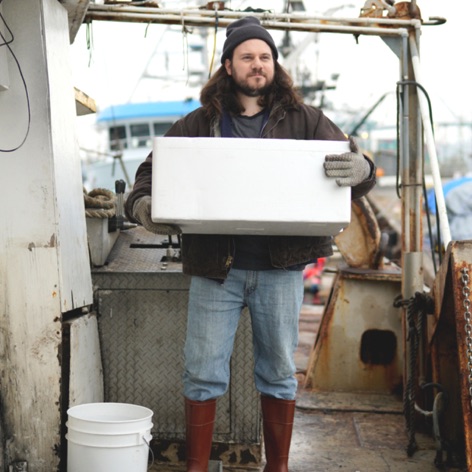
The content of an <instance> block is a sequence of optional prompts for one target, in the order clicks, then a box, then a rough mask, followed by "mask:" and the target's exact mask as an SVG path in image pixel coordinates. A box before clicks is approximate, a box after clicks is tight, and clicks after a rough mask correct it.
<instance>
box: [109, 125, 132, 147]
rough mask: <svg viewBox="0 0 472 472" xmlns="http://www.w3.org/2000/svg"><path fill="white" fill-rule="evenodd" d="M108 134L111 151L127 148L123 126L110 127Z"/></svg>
mask: <svg viewBox="0 0 472 472" xmlns="http://www.w3.org/2000/svg"><path fill="white" fill-rule="evenodd" d="M108 133H109V136H110V149H111V150H112V151H121V150H122V149H126V148H127V147H128V143H127V142H126V127H125V126H110V128H109V130H108Z"/></svg>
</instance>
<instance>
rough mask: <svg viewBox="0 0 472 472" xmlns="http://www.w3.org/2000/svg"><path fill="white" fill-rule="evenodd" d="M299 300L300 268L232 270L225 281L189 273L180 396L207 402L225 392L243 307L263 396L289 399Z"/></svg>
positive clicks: (292, 392) (294, 382) (292, 391)
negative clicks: (248, 323)
mask: <svg viewBox="0 0 472 472" xmlns="http://www.w3.org/2000/svg"><path fill="white" fill-rule="evenodd" d="M302 301H303V274H302V272H301V271H286V270H267V271H248V270H238V269H232V270H231V271H230V272H229V275H228V278H227V279H226V280H225V282H224V283H223V284H220V283H219V282H216V281H214V280H209V279H206V278H202V277H192V279H191V284H190V298H189V308H188V323H187V338H186V342H185V348H184V355H185V372H184V375H183V381H184V395H185V396H186V397H187V398H189V399H190V400H195V401H205V400H209V399H211V398H217V397H220V396H221V395H223V394H224V393H225V392H226V391H227V389H228V385H229V381H230V359H231V353H232V351H233V344H234V338H235V334H236V330H237V327H238V322H239V318H240V315H241V310H242V309H243V308H244V307H245V306H248V308H249V312H250V314H251V322H252V331H253V345H254V378H255V384H256V389H257V390H258V391H259V392H260V393H261V394H263V395H268V396H271V397H275V398H281V399H284V400H293V399H294V398H295V394H296V391H297V380H296V378H295V370H296V369H295V362H294V358H293V355H294V352H295V349H296V348H297V345H298V320H299V314H300V309H301V305H302Z"/></svg>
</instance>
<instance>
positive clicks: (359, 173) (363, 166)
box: [324, 136, 370, 187]
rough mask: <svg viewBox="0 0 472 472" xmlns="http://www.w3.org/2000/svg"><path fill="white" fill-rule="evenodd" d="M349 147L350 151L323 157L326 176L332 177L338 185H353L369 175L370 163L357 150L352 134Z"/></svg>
mask: <svg viewBox="0 0 472 472" xmlns="http://www.w3.org/2000/svg"><path fill="white" fill-rule="evenodd" d="M349 147H350V149H351V152H345V153H343V154H328V155H327V156H326V157H325V162H324V168H325V173H326V175H327V176H328V177H334V178H335V179H336V183H337V184H338V185H339V186H340V187H354V186H356V185H358V184H360V183H361V182H363V181H364V180H365V179H367V177H369V175H370V165H369V163H368V162H367V159H366V158H365V157H364V156H363V155H362V153H361V152H359V148H358V146H357V143H356V141H355V139H354V138H353V137H352V136H349Z"/></svg>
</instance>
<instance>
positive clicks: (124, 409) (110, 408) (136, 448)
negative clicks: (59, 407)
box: [66, 403, 153, 472]
mask: <svg viewBox="0 0 472 472" xmlns="http://www.w3.org/2000/svg"><path fill="white" fill-rule="evenodd" d="M67 415H68V421H67V436H66V437H67V447H68V450H67V472H111V471H113V472H146V470H147V465H148V455H149V442H150V440H151V437H152V436H151V428H152V421H151V420H152V415H153V412H152V411H151V410H149V409H148V408H145V407H143V406H139V405H131V404H128V403H85V404H83V405H77V406H74V407H72V408H69V410H67Z"/></svg>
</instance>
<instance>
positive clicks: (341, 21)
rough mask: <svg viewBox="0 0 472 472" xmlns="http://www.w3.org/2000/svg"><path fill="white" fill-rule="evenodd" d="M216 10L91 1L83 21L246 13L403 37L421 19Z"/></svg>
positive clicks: (201, 18)
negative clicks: (338, 16)
mask: <svg viewBox="0 0 472 472" xmlns="http://www.w3.org/2000/svg"><path fill="white" fill-rule="evenodd" d="M217 13H218V15H217V16H216V12H215V11H211V10H205V9H202V10H198V9H193V10H192V9H163V8H145V7H134V6H128V5H100V4H91V5H90V6H89V8H88V10H87V14H86V16H85V18H84V22H86V23H88V22H90V21H94V20H95V21H124V22H141V23H158V24H175V25H181V26H202V27H213V26H215V24H217V25H218V27H221V28H225V27H226V26H228V25H229V24H230V23H231V22H232V21H234V20H236V19H238V18H242V17H244V16H248V15H251V16H256V17H259V18H260V19H261V21H262V23H263V25H264V27H266V28H268V29H274V30H287V29H289V30H292V31H311V32H328V33H343V34H366V35H379V36H402V35H404V34H405V32H406V29H407V28H412V29H414V28H416V27H417V26H418V25H419V24H420V23H419V20H409V19H395V18H349V19H345V18H333V17H322V16H309V15H303V16H300V15H297V14H290V13H275V12H274V11H273V10H270V11H269V10H268V11H264V12H263V13H260V12H241V11H233V10H219V11H218V12H217Z"/></svg>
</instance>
